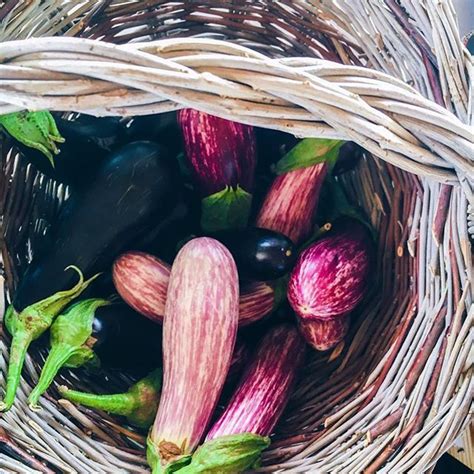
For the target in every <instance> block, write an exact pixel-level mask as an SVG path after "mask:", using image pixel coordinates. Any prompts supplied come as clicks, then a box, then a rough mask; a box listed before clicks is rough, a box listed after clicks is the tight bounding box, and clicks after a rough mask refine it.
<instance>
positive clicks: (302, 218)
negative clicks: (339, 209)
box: [256, 163, 328, 245]
mask: <svg viewBox="0 0 474 474" xmlns="http://www.w3.org/2000/svg"><path fill="white" fill-rule="evenodd" d="M327 166H328V165H327V164H326V163H319V164H317V165H313V166H309V167H307V168H300V169H296V170H294V171H289V172H287V173H284V174H281V175H279V176H277V177H276V178H275V180H274V181H273V183H272V185H271V186H270V189H269V191H268V193H267V195H266V197H265V199H264V201H263V204H262V207H261V208H260V212H259V214H258V216H257V220H256V225H257V227H263V228H265V229H271V230H275V231H277V232H281V233H282V234H284V235H286V236H287V237H289V238H290V239H291V240H292V241H293V242H294V243H295V244H296V245H298V244H301V243H302V242H303V241H304V240H305V239H306V238H308V237H309V235H310V234H311V231H312V228H313V218H314V214H315V212H316V209H317V206H318V200H319V194H320V192H321V186H322V184H323V181H324V178H325V176H326V173H327Z"/></svg>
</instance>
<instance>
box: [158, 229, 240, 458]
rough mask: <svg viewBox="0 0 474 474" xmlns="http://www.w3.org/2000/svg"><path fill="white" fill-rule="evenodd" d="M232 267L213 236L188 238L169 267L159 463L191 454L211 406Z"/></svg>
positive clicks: (231, 313) (223, 349)
mask: <svg viewBox="0 0 474 474" xmlns="http://www.w3.org/2000/svg"><path fill="white" fill-rule="evenodd" d="M238 314H239V285H238V275H237V268H236V266H235V263H234V260H233V258H232V256H231V254H230V253H229V251H228V250H227V249H226V248H225V247H224V246H223V245H222V244H220V243H219V242H217V241H216V240H214V239H210V238H207V237H202V238H198V239H194V240H191V241H190V242H188V243H187V244H186V245H185V246H184V247H183V248H182V249H181V251H180V252H179V254H178V256H177V257H176V260H175V262H174V264H173V267H172V269H171V275H170V282H169V286H168V296H167V300H166V307H165V319H164V324H163V391H162V395H161V401H160V406H159V408H158V413H157V415H156V419H155V423H154V425H153V428H152V431H151V437H150V439H151V442H152V443H153V444H154V446H155V449H156V452H157V453H158V455H159V458H160V460H161V462H162V463H165V464H166V463H167V462H169V461H172V460H173V459H175V458H176V457H179V456H180V455H182V454H188V453H191V452H192V451H193V450H194V448H195V447H196V446H197V445H198V443H199V441H200V440H201V438H202V435H203V434H204V431H205V429H206V428H207V425H208V423H209V419H210V417H211V415H212V413H213V411H214V408H215V406H216V403H217V400H218V397H219V395H220V393H221V390H222V387H223V385H224V382H225V378H226V376H227V373H228V370H229V366H230V363H231V359H232V353H233V350H234V344H235V338H236V334H237V325H238Z"/></svg>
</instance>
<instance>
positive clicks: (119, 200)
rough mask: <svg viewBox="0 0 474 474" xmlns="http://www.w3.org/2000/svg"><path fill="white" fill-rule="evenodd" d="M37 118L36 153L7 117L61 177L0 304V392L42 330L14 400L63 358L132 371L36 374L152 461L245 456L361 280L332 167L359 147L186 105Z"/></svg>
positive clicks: (235, 461) (351, 211) (325, 345)
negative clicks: (2, 336)
mask: <svg viewBox="0 0 474 474" xmlns="http://www.w3.org/2000/svg"><path fill="white" fill-rule="evenodd" d="M24 119H25V117H22V120H24ZM14 120H15V117H9V119H8V122H5V123H9V124H11V123H15V121H14ZM32 120H33V121H34V118H32ZM48 120H50V118H48ZM50 123H51V121H50ZM54 123H55V124H56V125H55V127H56V126H57V128H54V137H55V143H56V144H55V145H54V147H55V149H54V152H55V154H56V156H55V157H54V159H52V160H50V161H48V160H47V159H45V158H44V157H43V156H42V155H41V151H44V150H43V149H42V147H40V146H34V137H32V138H31V137H30V139H28V138H27V137H26V138H25V137H24V136H23V139H21V137H20V138H19V136H21V132H22V130H23V131H25V130H26V129H21V130H19V133H17V135H15V137H16V138H17V139H18V140H19V142H20V143H19V144H18V146H19V149H20V152H21V155H22V159H24V160H26V161H28V162H31V163H32V164H33V165H35V166H37V167H38V168H39V169H40V170H41V171H42V172H43V173H45V174H47V175H49V176H50V177H52V178H53V179H56V180H58V181H61V182H63V183H65V184H67V185H68V186H69V190H70V192H69V197H68V199H67V200H66V202H65V203H64V205H63V206H62V208H61V212H60V214H59V216H58V217H57V219H56V220H55V221H54V222H51V223H50V225H49V231H48V234H47V236H46V237H45V239H47V244H45V245H42V246H41V252H37V253H35V255H34V258H33V260H32V261H31V263H30V265H29V267H28V268H27V270H26V272H25V273H24V275H23V277H22V278H21V282H20V284H19V286H18V288H17V289H16V292H15V294H14V295H13V298H12V301H11V304H10V306H9V308H8V310H7V312H6V315H5V318H4V322H5V327H6V329H7V331H8V332H9V333H10V335H11V348H10V360H9V368H8V374H7V377H6V386H5V394H4V397H3V401H2V402H1V404H0V409H1V410H2V411H5V410H8V409H10V408H11V407H12V405H13V403H14V400H15V394H16V391H17V389H18V385H19V382H20V378H21V372H22V368H23V364H24V360H25V356H26V353H27V350H28V348H29V346H30V344H31V343H32V342H33V341H34V340H36V339H38V338H40V337H41V336H42V335H43V334H45V333H46V332H48V331H49V345H48V349H47V351H48V352H47V357H46V360H45V363H44V366H43V368H42V371H41V374H40V377H39V380H38V382H37V384H36V386H35V387H34V388H33V390H32V391H31V393H30V395H29V405H30V408H31V409H33V410H40V409H41V406H40V403H41V396H42V395H43V394H44V393H45V392H46V391H47V390H48V389H49V388H50V386H51V385H52V383H53V381H54V379H55V377H56V375H57V374H58V372H59V371H60V370H61V369H62V368H72V369H74V368H78V367H84V368H86V369H87V370H94V369H96V368H97V367H101V366H104V367H116V368H119V369H120V370H123V371H131V373H134V374H135V375H138V376H137V379H138V381H137V382H136V383H135V384H134V385H132V386H131V387H130V388H129V390H128V391H126V392H124V393H116V394H108V393H101V394H95V393H87V392H83V391H79V390H75V389H74V387H68V386H59V387H57V386H56V387H54V384H53V387H54V388H53V389H54V390H59V393H60V396H61V397H63V398H65V399H68V400H70V401H72V402H74V403H78V404H82V405H84V406H89V407H92V408H96V409H101V410H104V411H106V412H109V413H112V414H117V415H120V416H122V417H123V418H122V419H123V422H124V423H125V424H127V425H134V426H136V427H137V428H138V429H149V436H148V443H147V459H148V461H149V464H150V467H151V469H152V471H153V473H170V472H175V471H179V472H182V473H205V472H219V473H221V472H222V473H225V472H228V473H236V472H243V471H245V470H247V469H251V468H255V467H256V466H258V463H259V460H260V456H261V452H262V451H263V450H264V449H265V448H267V447H268V446H269V444H270V436H271V435H272V433H273V430H274V428H275V425H276V424H277V422H278V420H279V418H280V416H281V414H282V412H283V410H284V408H285V405H286V403H287V401H288V399H289V397H290V395H291V393H292V390H293V388H294V386H295V383H296V381H297V379H298V376H299V374H300V371H301V369H302V367H303V364H304V361H305V358H306V357H307V355H308V353H310V352H311V351H321V352H322V353H323V356H329V355H330V354H331V352H328V351H331V350H334V349H335V348H336V350H337V351H338V353H339V352H340V351H341V350H342V349H343V347H344V344H345V342H344V339H345V337H346V335H347V333H348V331H349V328H350V324H351V318H352V319H354V318H355V317H356V316H355V313H354V310H355V309H356V308H357V306H358V305H359V304H360V303H361V301H362V300H363V298H364V296H365V295H366V293H367V290H368V284H369V276H370V274H371V271H372V267H373V262H372V260H373V254H374V235H373V232H372V230H371V229H370V226H368V224H367V221H366V220H365V219H364V217H363V216H362V215H361V213H360V211H358V209H357V208H356V207H355V206H354V205H352V204H351V203H349V202H348V200H347V198H346V197H345V195H344V192H343V191H342V188H341V187H340V184H339V179H338V175H340V174H341V173H346V172H351V170H352V169H353V168H354V166H356V164H357V161H358V160H359V159H360V158H361V155H362V151H361V149H360V148H358V147H357V146H356V145H354V144H353V143H344V142H341V141H338V140H327V139H315V138H308V139H303V140H297V139H296V138H295V137H293V136H290V135H288V134H284V133H281V132H274V131H269V130H261V129H257V128H254V127H251V126H248V125H243V124H239V123H234V122H230V121H228V120H224V119H221V118H218V117H214V116H211V115H208V114H205V113H202V112H199V111H197V110H190V109H184V110H181V111H179V112H178V113H168V114H161V115H157V116H149V117H144V118H136V119H135V120H133V121H131V122H129V123H126V122H124V121H121V120H119V119H96V118H93V117H87V116H81V117H78V118H77V117H76V118H75V119H74V117H73V120H65V119H63V118H61V117H55V122H54ZM0 124H2V121H1V120H0ZM5 128H6V127H5ZM6 130H7V131H8V130H9V129H8V128H6ZM27 131H28V130H26V132H27ZM17 132H18V130H17ZM31 147H33V148H36V149H37V150H40V151H37V150H34V149H33V148H31ZM53 165H54V166H53Z"/></svg>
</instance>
